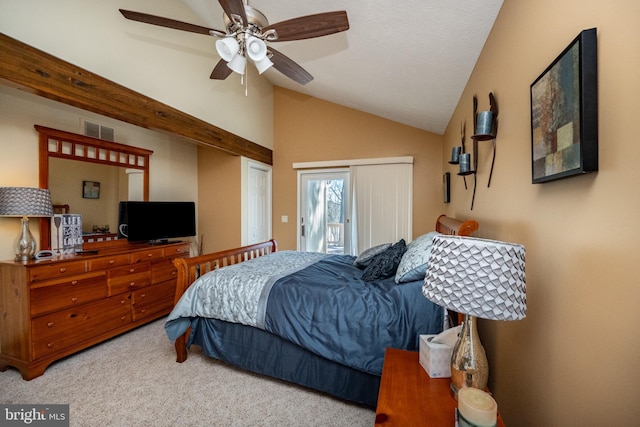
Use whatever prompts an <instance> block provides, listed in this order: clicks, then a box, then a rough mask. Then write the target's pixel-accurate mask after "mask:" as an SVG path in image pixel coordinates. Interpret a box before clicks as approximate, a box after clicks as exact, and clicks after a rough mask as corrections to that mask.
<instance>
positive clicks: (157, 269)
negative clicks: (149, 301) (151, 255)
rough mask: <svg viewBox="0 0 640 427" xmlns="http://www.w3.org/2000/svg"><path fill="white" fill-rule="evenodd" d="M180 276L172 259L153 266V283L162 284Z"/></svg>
mask: <svg viewBox="0 0 640 427" xmlns="http://www.w3.org/2000/svg"><path fill="white" fill-rule="evenodd" d="M177 276H178V269H177V268H176V267H175V266H174V265H173V262H172V261H171V260H170V259H163V260H162V261H158V262H154V263H153V264H152V265H151V283H152V284H156V283H161V282H166V281H167V280H172V279H175V278H176V277H177Z"/></svg>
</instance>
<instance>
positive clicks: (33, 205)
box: [0, 187, 53, 261]
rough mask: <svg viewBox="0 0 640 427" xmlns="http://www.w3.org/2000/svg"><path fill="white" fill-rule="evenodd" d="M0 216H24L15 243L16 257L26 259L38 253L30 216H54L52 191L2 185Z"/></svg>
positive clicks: (19, 259)
mask: <svg viewBox="0 0 640 427" xmlns="http://www.w3.org/2000/svg"><path fill="white" fill-rule="evenodd" d="M0 216H15V217H21V218H22V227H21V229H20V234H18V237H17V238H16V240H15V242H14V243H13V249H14V253H15V259H16V260H17V261H26V260H29V259H31V258H33V257H34V255H35V253H36V241H35V239H34V238H33V235H32V234H31V231H30V230H29V217H30V216H40V217H42V216H44V217H47V216H49V217H50V216H53V206H51V193H49V190H47V189H45V188H31V187H0Z"/></svg>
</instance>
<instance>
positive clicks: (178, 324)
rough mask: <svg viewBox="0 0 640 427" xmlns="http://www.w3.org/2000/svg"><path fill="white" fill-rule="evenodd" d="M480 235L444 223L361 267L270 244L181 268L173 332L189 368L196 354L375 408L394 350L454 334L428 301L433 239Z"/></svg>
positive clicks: (169, 326) (170, 321) (366, 258)
mask: <svg viewBox="0 0 640 427" xmlns="http://www.w3.org/2000/svg"><path fill="white" fill-rule="evenodd" d="M477 229H478V223H477V222H476V221H474V220H467V221H461V220H457V219H454V218H450V217H447V216H444V215H441V216H440V217H439V218H438V219H437V221H436V226H435V230H434V231H433V232H430V233H427V234H425V235H423V236H420V237H418V238H416V239H415V240H414V241H412V242H411V243H409V244H405V242H404V240H401V241H398V242H393V243H388V244H385V245H379V246H376V247H375V248H370V249H369V250H367V251H364V252H363V253H362V254H360V255H359V256H358V257H353V256H348V255H328V254H316V253H304V252H295V251H278V250H277V244H276V242H275V241H274V240H271V241H269V242H263V243H259V244H255V245H250V246H245V247H241V248H237V249H230V250H226V251H221V252H216V253H212V254H206V255H202V256H198V257H194V258H178V259H176V260H174V264H175V266H176V267H177V269H178V275H177V288H176V301H175V306H174V309H173V310H172V312H171V314H170V315H169V316H168V318H167V320H166V323H165V330H166V332H167V335H168V337H169V339H170V340H174V341H175V348H176V354H177V361H178V362H180V363H182V362H184V361H185V360H186V359H187V354H188V349H189V348H190V346H191V345H197V346H199V347H200V348H201V349H202V352H203V353H204V354H205V355H207V356H209V357H212V358H215V359H219V360H221V361H224V362H226V363H229V364H231V365H234V366H237V367H240V368H242V369H245V370H249V371H252V372H256V373H259V374H262V375H266V376H270V377H274V378H278V379H281V380H284V381H288V382H293V383H296V384H299V385H302V386H304V387H308V388H311V389H314V390H317V391H320V392H324V393H328V394H330V395H333V396H335V397H338V398H340V399H344V400H348V401H351V402H355V403H358V404H361V405H365V406H368V407H371V408H375V406H376V402H377V397H378V389H379V385H380V376H381V372H382V363H383V360H384V352H385V349H386V348H387V347H393V348H401V349H406V350H417V349H418V342H419V335H420V334H433V333H438V332H440V331H441V330H442V329H443V328H444V327H445V323H446V319H447V318H448V316H447V313H445V311H444V309H442V308H441V307H439V306H437V305H435V304H433V303H432V302H430V301H429V300H427V299H426V298H424V297H423V296H422V292H421V289H422V282H423V278H424V270H426V264H425V263H426V258H427V257H428V253H427V255H426V256H425V252H426V251H427V250H428V247H429V246H430V241H431V239H432V238H433V234H435V233H444V234H457V235H465V236H467V235H470V234H471V233H473V232H474V231H475V230H477ZM391 270H392V271H391ZM221 302H224V303H221Z"/></svg>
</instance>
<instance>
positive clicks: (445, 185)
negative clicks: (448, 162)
mask: <svg viewBox="0 0 640 427" xmlns="http://www.w3.org/2000/svg"><path fill="white" fill-rule="evenodd" d="M442 195H443V199H444V202H445V203H449V202H451V174H450V173H449V172H445V173H444V175H442Z"/></svg>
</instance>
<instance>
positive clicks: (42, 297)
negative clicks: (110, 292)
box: [31, 271, 107, 317]
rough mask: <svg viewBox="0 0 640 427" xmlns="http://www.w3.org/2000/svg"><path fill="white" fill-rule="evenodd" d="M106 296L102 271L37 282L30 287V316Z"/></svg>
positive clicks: (104, 278) (105, 282) (105, 281)
mask: <svg viewBox="0 0 640 427" xmlns="http://www.w3.org/2000/svg"><path fill="white" fill-rule="evenodd" d="M106 296H107V276H106V275H105V272H104V271H100V272H94V273H85V274H82V275H78V276H74V277H71V278H68V279H63V280H56V281H46V282H38V283H37V285H36V286H32V288H31V316H32V317H36V316H39V315H41V314H43V313H47V312H50V311H55V310H59V309H62V308H67V307H73V306H77V305H80V304H85V303H87V302H91V301H96V300H99V299H102V298H105V297H106Z"/></svg>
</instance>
